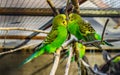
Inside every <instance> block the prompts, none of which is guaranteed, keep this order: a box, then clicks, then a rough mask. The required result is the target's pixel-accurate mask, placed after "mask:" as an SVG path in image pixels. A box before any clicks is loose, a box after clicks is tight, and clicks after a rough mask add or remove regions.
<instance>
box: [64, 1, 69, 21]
mask: <svg viewBox="0 0 120 75" xmlns="http://www.w3.org/2000/svg"><path fill="white" fill-rule="evenodd" d="M68 7H69V0H67V3H66V9H65V14H66V17H67V21H68V20H69V16H68Z"/></svg>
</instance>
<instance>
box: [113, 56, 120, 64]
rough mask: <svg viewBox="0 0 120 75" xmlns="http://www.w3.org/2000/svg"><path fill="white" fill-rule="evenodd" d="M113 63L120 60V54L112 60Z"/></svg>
mask: <svg viewBox="0 0 120 75" xmlns="http://www.w3.org/2000/svg"><path fill="white" fill-rule="evenodd" d="M112 61H113V62H114V63H118V62H120V56H118V57H116V58H115V59H113V60H112Z"/></svg>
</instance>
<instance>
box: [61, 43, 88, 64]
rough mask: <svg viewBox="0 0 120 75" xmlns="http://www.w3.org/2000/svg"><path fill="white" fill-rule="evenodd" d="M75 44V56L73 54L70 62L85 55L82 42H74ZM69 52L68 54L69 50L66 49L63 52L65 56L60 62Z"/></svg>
mask: <svg viewBox="0 0 120 75" xmlns="http://www.w3.org/2000/svg"><path fill="white" fill-rule="evenodd" d="M75 44H76V47H75V49H76V51H74V52H75V56H74V55H73V56H72V58H71V62H73V61H75V59H76V58H77V59H78V58H81V59H82V58H83V57H84V56H85V49H86V47H85V46H84V45H83V44H81V43H78V42H76V43H75ZM69 54H70V52H69V50H68V51H67V52H66V53H65V56H64V57H63V60H61V62H63V61H64V60H65V59H66V58H67V57H68V56H69Z"/></svg>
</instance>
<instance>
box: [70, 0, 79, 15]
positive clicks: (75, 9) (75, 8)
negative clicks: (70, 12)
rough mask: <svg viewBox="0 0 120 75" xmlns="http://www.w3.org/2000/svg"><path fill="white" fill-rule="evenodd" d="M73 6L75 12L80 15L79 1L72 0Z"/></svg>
mask: <svg viewBox="0 0 120 75" xmlns="http://www.w3.org/2000/svg"><path fill="white" fill-rule="evenodd" d="M71 2H72V5H73V6H74V12H75V13H78V14H80V8H79V2H78V0H71Z"/></svg>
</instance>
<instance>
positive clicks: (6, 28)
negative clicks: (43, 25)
mask: <svg viewBox="0 0 120 75" xmlns="http://www.w3.org/2000/svg"><path fill="white" fill-rule="evenodd" d="M0 30H7V31H9V30H23V31H32V32H39V33H45V34H48V33H49V32H48V31H43V30H36V29H28V28H22V27H0Z"/></svg>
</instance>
